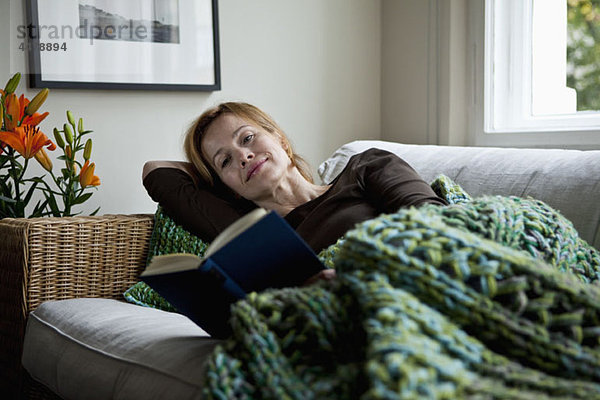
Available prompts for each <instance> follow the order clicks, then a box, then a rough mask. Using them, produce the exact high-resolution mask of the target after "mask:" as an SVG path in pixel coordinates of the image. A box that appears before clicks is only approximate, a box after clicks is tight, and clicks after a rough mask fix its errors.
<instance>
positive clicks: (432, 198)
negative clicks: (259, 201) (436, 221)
mask: <svg viewBox="0 0 600 400" xmlns="http://www.w3.org/2000/svg"><path fill="white" fill-rule="evenodd" d="M144 186H145V187H146V189H147V190H148V193H149V194H150V196H151V197H152V199H153V200H154V201H156V202H158V203H159V204H160V205H161V206H162V207H163V208H164V209H165V212H166V213H167V214H168V215H169V216H170V217H171V218H173V220H174V221H175V222H177V223H178V224H180V225H182V226H183V227H184V228H186V229H187V230H189V231H190V232H192V233H194V234H196V235H197V236H199V237H200V238H202V239H203V240H206V241H212V240H213V239H214V238H215V236H216V235H218V234H219V233H220V232H221V231H223V230H224V229H225V228H226V227H227V226H228V225H229V224H230V223H232V222H234V221H235V220H236V219H238V218H239V217H240V216H242V215H244V214H245V213H247V212H248V211H249V210H251V209H252V208H253V207H255V205H254V203H252V202H249V201H246V200H244V199H236V198H235V197H233V196H231V195H230V194H227V192H226V191H224V190H222V189H218V188H217V189H213V188H208V187H202V186H197V185H195V184H194V182H193V180H192V179H191V178H190V177H189V175H187V174H186V173H185V172H183V171H181V170H178V169H176V168H158V169H156V170H154V171H151V172H150V173H149V174H148V175H147V176H146V178H145V179H144ZM215 192H216V194H215ZM425 203H433V204H438V205H445V204H446V202H445V201H444V200H443V199H441V198H440V197H438V196H437V195H436V194H435V193H434V192H433V190H432V189H431V187H430V186H429V185H428V184H427V183H426V182H425V181H423V179H421V177H420V176H419V175H418V174H417V172H416V171H415V170H414V169H413V168H412V167H410V165H408V164H407V163H406V162H405V161H404V160H402V159H401V158H399V157H398V156H396V155H394V154H392V153H390V152H388V151H385V150H380V149H370V150H367V151H365V152H363V153H360V154H356V155H354V156H353V157H351V158H350V160H349V161H348V164H347V165H346V167H345V168H344V170H343V171H342V172H341V173H340V175H338V177H337V178H335V180H334V181H333V182H332V184H331V187H330V188H329V189H328V190H327V191H326V192H325V193H323V194H322V195H320V196H319V197H317V198H315V199H313V200H311V201H309V202H307V203H304V204H302V205H300V206H298V207H296V208H295V209H294V210H292V211H291V212H290V213H289V214H287V215H286V216H285V219H286V221H287V222H288V223H289V224H290V225H291V226H292V227H293V228H294V229H295V230H296V231H297V232H298V233H299V234H300V236H302V238H303V239H304V240H305V241H306V242H307V243H308V245H309V246H311V247H312V249H313V250H314V251H315V252H319V251H320V250H322V249H323V248H325V247H327V246H329V245H331V244H333V243H335V242H336V241H337V239H339V238H340V237H341V236H342V235H343V234H344V233H345V232H346V231H348V230H349V229H352V228H353V227H354V226H355V225H356V224H357V223H360V222H363V221H366V220H368V219H371V218H374V217H376V216H378V215H379V214H381V213H384V212H385V213H389V212H394V211H397V210H398V209H399V208H401V207H410V206H419V205H422V204H425Z"/></svg>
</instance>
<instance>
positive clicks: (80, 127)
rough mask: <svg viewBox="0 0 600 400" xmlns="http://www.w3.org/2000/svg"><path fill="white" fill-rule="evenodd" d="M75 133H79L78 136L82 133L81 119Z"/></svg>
mask: <svg viewBox="0 0 600 400" xmlns="http://www.w3.org/2000/svg"><path fill="white" fill-rule="evenodd" d="M77 132H79V134H82V133H83V118H79V123H78V124H77Z"/></svg>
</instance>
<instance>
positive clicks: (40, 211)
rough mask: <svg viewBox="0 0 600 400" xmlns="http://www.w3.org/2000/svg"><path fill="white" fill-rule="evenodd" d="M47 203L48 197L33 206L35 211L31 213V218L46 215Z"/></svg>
mask: <svg viewBox="0 0 600 400" xmlns="http://www.w3.org/2000/svg"><path fill="white" fill-rule="evenodd" d="M47 205H48V199H46V200H44V202H43V203H42V201H41V200H40V201H38V202H37V204H36V205H35V207H34V208H33V212H32V213H31V215H30V218H37V217H43V216H44V215H46V214H47V213H44V209H45V208H46V206H47Z"/></svg>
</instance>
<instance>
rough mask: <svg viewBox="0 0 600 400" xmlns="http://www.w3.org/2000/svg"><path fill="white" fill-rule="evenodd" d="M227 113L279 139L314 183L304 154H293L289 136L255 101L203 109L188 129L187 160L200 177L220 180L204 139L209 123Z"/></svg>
mask: <svg viewBox="0 0 600 400" xmlns="http://www.w3.org/2000/svg"><path fill="white" fill-rule="evenodd" d="M228 113H229V114H233V115H235V116H236V117H239V118H242V119H243V120H245V121H248V122H250V123H251V124H253V125H255V126H257V127H260V128H262V129H264V130H265V131H266V132H267V133H269V134H270V135H272V136H273V137H274V138H276V139H278V140H279V141H280V143H281V144H282V147H283V149H284V150H285V151H286V153H287V155H288V157H289V158H290V160H291V161H292V165H294V166H295V167H296V168H298V171H299V172H300V174H301V175H302V176H303V177H304V178H305V179H306V180H307V181H309V182H310V183H314V181H313V178H312V174H311V172H310V166H309V165H308V163H307V162H306V161H305V160H304V159H303V158H302V157H300V156H299V155H298V154H296V153H294V151H293V149H292V146H291V144H290V141H289V139H288V138H287V136H286V135H285V133H284V132H283V130H282V129H281V128H280V127H279V125H277V123H276V122H275V121H274V120H273V118H271V117H270V116H269V115H268V114H267V113H265V112H264V111H262V110H261V109H260V108H258V107H256V106H253V105H252V104H248V103H240V102H227V103H221V104H219V105H217V106H215V107H212V108H209V109H208V110H206V111H205V112H203V113H202V115H200V117H198V119H196V120H195V121H194V123H192V125H191V126H190V128H189V129H188V131H187V133H186V135H185V142H184V150H185V155H186V157H187V159H188V161H189V162H191V163H192V164H193V165H194V167H196V171H197V172H198V175H199V177H200V179H202V180H204V181H205V182H207V183H208V184H210V185H214V183H215V179H219V177H218V175H217V173H216V172H215V171H214V170H213V168H212V167H211V166H210V163H209V161H208V160H207V159H206V158H205V157H204V155H203V154H202V139H203V137H204V135H205V133H206V131H207V130H208V128H209V126H210V124H212V123H213V122H214V121H215V120H216V119H217V118H219V117H220V116H221V115H224V114H228Z"/></svg>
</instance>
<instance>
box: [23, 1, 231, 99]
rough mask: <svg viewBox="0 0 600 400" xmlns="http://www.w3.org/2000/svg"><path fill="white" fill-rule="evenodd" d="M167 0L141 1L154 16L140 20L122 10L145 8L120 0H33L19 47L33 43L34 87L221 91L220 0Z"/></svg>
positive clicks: (29, 47) (31, 80) (31, 81)
mask: <svg viewBox="0 0 600 400" xmlns="http://www.w3.org/2000/svg"><path fill="white" fill-rule="evenodd" d="M161 1H162V2H160V3H157V2H156V0H139V3H138V4H142V5H144V4H145V3H144V2H147V3H148V7H147V8H144V10H143V11H144V12H146V14H147V12H148V11H150V12H151V13H152V16H151V17H149V18H146V19H144V18H140V19H133V18H132V17H131V16H129V18H127V16H123V15H124V13H122V12H121V13H119V10H121V11H123V10H124V11H125V12H126V13H127V12H130V14H131V13H138V12H142V11H137V10H140V9H139V8H138V9H136V10H135V11H134V10H127V9H123V7H125V6H123V4H125V2H122V1H121V0H67V2H65V0H62V1H60V2H48V1H38V0H28V1H27V3H26V4H27V18H28V25H27V27H23V29H20V31H19V40H22V42H21V43H20V44H19V47H20V48H21V49H23V47H26V48H27V50H28V51H27V54H28V56H29V68H30V71H29V85H30V87H32V88H59V89H117V90H181V91H217V90H220V89H221V75H220V61H219V58H220V53H219V29H218V10H217V2H218V0H169V1H166V2H165V1H164V0H161ZM49 4H51V5H49ZM165 4H166V5H165ZM96 6H103V7H104V8H107V9H108V11H106V10H104V9H103V8H101V7H96ZM48 7H51V8H48ZM61 8H62V9H61ZM157 9H158V11H157ZM209 9H210V15H207V11H208V10H209ZM173 10H176V11H175V12H173ZM110 11H115V12H110ZM203 11H204V12H203ZM126 13H125V15H126ZM157 15H159V17H157ZM88 16H89V17H90V18H91V19H92V22H89V20H88V19H87V18H88ZM158 18H160V19H163V21H166V20H168V21H169V23H162V22H161V21H159V19H158ZM126 21H129V23H128V24H127V23H125V22H126ZM142 28H143V29H142ZM113 57H114V58H113ZM90 59H91V60H92V61H90ZM148 60H149V61H148ZM95 61H97V62H95ZM77 64H82V65H77ZM112 64H114V65H112ZM128 68H129V69H128Z"/></svg>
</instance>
